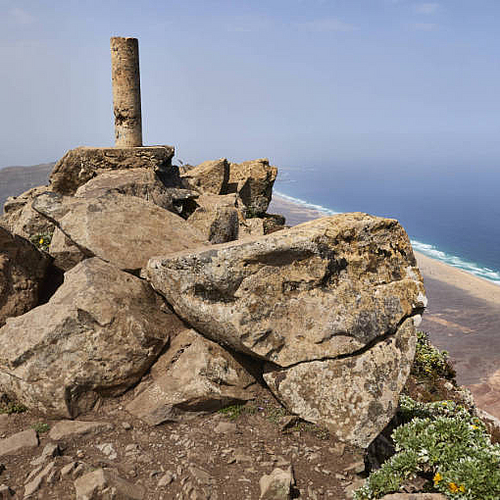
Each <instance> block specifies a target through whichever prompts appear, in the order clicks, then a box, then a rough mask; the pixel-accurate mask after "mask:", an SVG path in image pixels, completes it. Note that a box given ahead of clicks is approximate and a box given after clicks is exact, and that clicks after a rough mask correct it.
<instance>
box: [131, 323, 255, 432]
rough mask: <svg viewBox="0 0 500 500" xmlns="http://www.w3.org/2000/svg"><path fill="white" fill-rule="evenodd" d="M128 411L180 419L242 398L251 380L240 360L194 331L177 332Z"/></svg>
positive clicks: (151, 418)
mask: <svg viewBox="0 0 500 500" xmlns="http://www.w3.org/2000/svg"><path fill="white" fill-rule="evenodd" d="M151 375H152V379H153V382H152V383H142V384H139V386H138V387H137V389H136V393H137V394H138V395H137V396H136V397H135V398H134V400H132V402H131V403H129V405H128V406H127V411H129V412H130V413H132V414H133V415H135V416H137V417H139V418H141V419H142V420H144V421H146V422H147V423H148V424H150V425H159V424H161V423H163V422H167V421H170V422H172V421H179V420H183V419H189V418H192V417H195V416H198V415H200V414H203V413H208V412H213V411H216V410H219V409H220V408H223V407H224V406H228V405H229V404H234V403H241V402H246V401H248V400H249V399H252V397H253V394H252V393H251V392H250V391H248V390H246V389H247V387H248V386H250V385H251V384H253V383H255V379H254V377H253V376H252V375H250V374H249V373H248V372H247V370H246V369H245V368H244V367H243V366H242V364H241V363H240V361H239V360H238V359H236V358H235V356H233V355H231V354H230V353H229V352H227V351H226V350H224V349H223V348H222V347H220V346H219V345H218V344H216V343H215V342H211V341H210V340H207V339H205V338H204V337H202V336H201V335H200V334H198V333H197V332H195V331H194V330H187V329H186V330H184V331H183V332H180V333H179V334H177V336H176V337H175V339H173V340H172V343H171V345H170V346H169V348H168V350H167V351H166V353H165V354H163V355H162V356H160V358H159V359H158V361H157V362H156V363H155V364H154V365H153V367H152V368H151Z"/></svg>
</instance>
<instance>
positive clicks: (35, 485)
mask: <svg viewBox="0 0 500 500" xmlns="http://www.w3.org/2000/svg"><path fill="white" fill-rule="evenodd" d="M55 465H56V464H55V462H50V463H49V464H47V465H46V466H45V467H44V468H43V469H42V470H41V471H40V472H39V473H38V474H37V475H36V476H35V477H34V478H33V479H32V480H31V481H29V482H27V483H26V485H25V486H24V496H25V497H29V496H30V495H32V494H33V493H35V491H38V490H39V489H40V486H42V483H43V481H44V480H46V479H47V477H48V476H49V475H50V474H51V472H53V471H54V468H55Z"/></svg>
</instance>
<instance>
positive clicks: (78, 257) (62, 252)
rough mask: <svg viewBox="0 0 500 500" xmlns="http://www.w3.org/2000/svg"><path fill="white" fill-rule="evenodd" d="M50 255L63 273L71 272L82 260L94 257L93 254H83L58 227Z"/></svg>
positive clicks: (52, 241) (51, 244)
mask: <svg viewBox="0 0 500 500" xmlns="http://www.w3.org/2000/svg"><path fill="white" fill-rule="evenodd" d="M49 255H51V256H52V257H53V258H54V265H55V266H57V267H58V268H59V269H62V270H63V271H69V270H70V269H72V268H73V267H75V266H76V265H77V264H78V263H79V262H81V261H82V260H85V259H87V258H88V257H92V254H85V253H84V252H82V250H81V249H80V248H78V247H77V246H76V245H75V244H74V243H73V242H72V241H71V240H70V239H69V238H68V237H67V236H66V235H65V234H64V233H63V232H62V231H61V230H60V229H59V228H58V227H56V228H55V229H54V233H53V234H52V240H51V242H50V246H49Z"/></svg>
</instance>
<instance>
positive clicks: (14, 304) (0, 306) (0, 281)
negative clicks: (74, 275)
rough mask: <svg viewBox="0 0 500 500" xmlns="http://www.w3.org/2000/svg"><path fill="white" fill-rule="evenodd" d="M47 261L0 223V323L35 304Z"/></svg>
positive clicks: (36, 303)
mask: <svg viewBox="0 0 500 500" xmlns="http://www.w3.org/2000/svg"><path fill="white" fill-rule="evenodd" d="M49 263H50V257H48V255H46V254H44V253H41V252H39V251H38V250H37V249H36V248H35V247H34V246H33V245H32V244H31V243H30V242H29V241H27V240H25V239H24V238H21V237H20V236H17V235H14V234H12V233H11V232H10V231H8V230H7V229H5V228H4V227H2V226H0V326H2V325H3V324H4V323H5V320H6V318H8V317H11V316H19V315H20V314H24V313H25V312H27V311H29V310H30V309H32V308H33V307H35V306H37V305H38V301H39V296H40V292H41V289H42V287H43V283H44V280H45V278H46V272H47V268H48V266H49Z"/></svg>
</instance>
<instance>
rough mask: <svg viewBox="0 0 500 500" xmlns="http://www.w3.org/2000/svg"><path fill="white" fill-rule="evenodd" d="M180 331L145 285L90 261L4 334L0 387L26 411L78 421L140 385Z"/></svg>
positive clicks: (13, 320) (1, 334) (0, 335)
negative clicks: (100, 404) (108, 398)
mask: <svg viewBox="0 0 500 500" xmlns="http://www.w3.org/2000/svg"><path fill="white" fill-rule="evenodd" d="M182 329H183V325H182V323H181V322H180V321H179V319H178V318H177V317H176V316H175V315H174V314H173V313H172V312H171V311H170V310H169V309H168V308H167V307H166V305H165V303H164V302H163V300H161V298H160V297H159V296H158V295H157V294H156V293H155V292H154V291H153V290H152V289H151V287H150V286H149V285H148V284H147V283H146V282H144V281H143V280H141V279H139V278H136V277H135V276H132V275H130V274H129V273H125V272H122V271H120V270H118V269H117V268H116V267H115V266H113V265H111V264H108V263H106V262H103V261H102V260H100V259H97V258H93V259H88V260H85V261H84V262H82V263H80V264H79V265H78V266H76V267H75V268H73V269H72V270H71V271H69V272H67V273H66V275H65V279H64V284H63V285H61V286H60V288H59V289H58V290H57V291H56V293H55V294H54V295H53V296H52V298H51V299H50V301H49V302H48V303H47V304H44V305H42V306H39V307H37V308H35V309H33V310H31V311H30V312H28V313H26V314H24V315H22V316H19V317H17V318H10V319H9V320H7V323H6V325H5V326H4V327H3V328H1V329H0V389H1V390H2V391H4V392H6V393H7V394H10V395H12V396H14V397H15V398H16V399H17V400H18V401H20V402H21V403H23V404H24V405H26V406H27V407H29V408H35V409H38V410H40V411H42V412H44V413H47V414H50V415H54V416H58V417H65V418H68V417H70V418H71V417H76V416H77V415H79V414H80V413H83V412H86V411H88V410H89V409H90V408H91V407H92V406H93V405H94V404H95V402H96V401H97V399H98V398H99V397H101V396H113V395H118V394H120V393H122V392H124V391H125V390H126V389H128V388H129V387H130V386H132V385H134V384H136V383H137V382H138V381H139V380H140V378H141V377H142V376H143V374H144V373H145V372H146V371H147V370H148V369H149V368H150V366H151V365H152V364H153V363H154V361H155V360H156V359H157V357H158V355H159V354H160V352H161V351H162V349H163V348H164V347H165V345H166V344H167V342H168V341H169V338H170V336H171V335H172V336H173V335H175V334H176V333H177V331H180V330H182Z"/></svg>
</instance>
